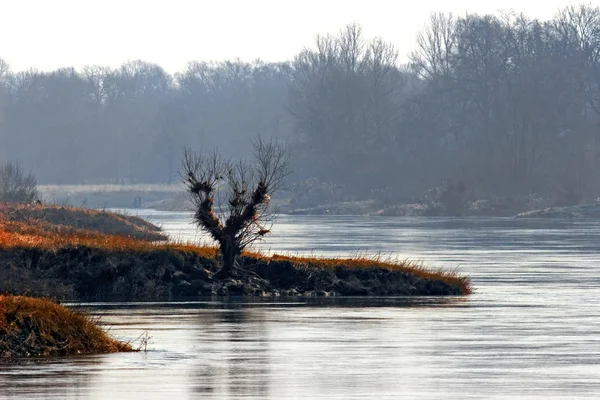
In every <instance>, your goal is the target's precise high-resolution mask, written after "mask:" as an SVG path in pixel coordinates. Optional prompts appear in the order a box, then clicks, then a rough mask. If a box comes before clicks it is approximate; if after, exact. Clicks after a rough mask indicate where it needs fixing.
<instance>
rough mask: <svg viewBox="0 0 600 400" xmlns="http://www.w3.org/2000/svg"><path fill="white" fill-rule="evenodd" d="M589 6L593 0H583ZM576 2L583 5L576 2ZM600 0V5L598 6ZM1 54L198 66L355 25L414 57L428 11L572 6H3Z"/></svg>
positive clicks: (72, 62) (240, 1) (36, 0)
mask: <svg viewBox="0 0 600 400" xmlns="http://www.w3.org/2000/svg"><path fill="white" fill-rule="evenodd" d="M584 2H586V3H589V1H587V0H584ZM574 3H575V4H578V3H579V2H577V1H575V2H574ZM591 3H592V4H596V3H598V4H600V0H591ZM0 4H1V6H0V13H1V14H0V16H1V22H0V57H1V58H3V59H4V60H5V61H7V62H8V63H9V64H10V65H11V67H12V69H13V70H15V71H19V70H23V69H28V68H30V67H34V68H37V69H40V70H51V69H55V68H58V67H61V66H74V67H75V68H77V69H80V68H81V67H83V66H84V65H89V64H100V65H109V66H112V67H116V66H118V65H120V64H121V63H123V62H125V61H128V60H136V59H142V60H144V61H150V62H156V63H158V64H160V65H161V66H163V67H164V68H165V69H166V70H167V71H169V72H176V71H181V70H183V69H184V67H185V65H186V63H187V62H188V61H192V60H207V61H208V60H223V59H232V58H237V57H239V58H240V59H242V60H246V61H251V60H254V59H257V58H261V59H263V60H265V61H284V60H287V59H290V58H292V57H293V56H294V55H295V54H297V53H298V52H299V51H300V50H301V49H302V48H304V47H306V46H310V45H312V43H313V41H314V38H315V36H316V35H317V34H319V33H321V34H323V33H337V32H338V31H339V30H340V29H341V28H343V27H344V26H345V25H347V24H348V23H351V22H358V23H359V24H361V25H362V27H363V31H364V33H365V35H366V36H367V37H375V36H381V37H383V38H384V39H385V40H388V41H390V42H392V43H394V44H395V45H396V47H397V48H398V49H399V51H400V53H401V55H403V56H404V55H406V54H408V53H409V52H410V51H411V50H412V47H413V44H414V40H415V36H416V34H417V32H418V31H419V30H421V29H422V28H423V26H424V25H425V24H426V22H427V20H428V17H429V14H430V13H432V12H436V11H452V12H454V13H455V14H464V13H465V12H467V11H468V12H471V13H488V12H492V13H493V12H496V11H499V10H505V11H506V10H515V11H519V12H521V11H522V12H524V13H525V14H527V15H529V16H533V17H537V18H540V19H548V18H551V17H552V16H553V15H554V14H555V12H556V11H557V10H558V9H561V8H563V7H565V6H567V5H569V4H570V1H569V0H537V1H536V0H454V1H443V0H412V1H392V0H387V1H386V0H362V1H358V0H346V1H343V0H320V1H319V0H302V1H293V2H292V1H286V0H279V1H277V0H229V1H217V0H214V1H205V0H196V1H194V0H145V1H143V0H0Z"/></svg>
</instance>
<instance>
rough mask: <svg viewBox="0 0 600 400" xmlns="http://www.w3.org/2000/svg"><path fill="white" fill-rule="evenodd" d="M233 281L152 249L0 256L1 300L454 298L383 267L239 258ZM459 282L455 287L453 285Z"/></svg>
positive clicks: (445, 286) (203, 264)
mask: <svg viewBox="0 0 600 400" xmlns="http://www.w3.org/2000/svg"><path fill="white" fill-rule="evenodd" d="M239 267H240V269H238V270H237V274H236V276H235V277H231V278H227V279H217V278H215V277H214V274H215V273H216V272H217V271H218V270H219V268H220V265H219V263H218V260H217V259H216V258H207V257H203V256H200V255H198V254H195V253H193V252H185V251H180V250H171V249H157V250H153V251H147V252H117V251H106V250H103V249H94V248H87V247H74V248H62V249H59V250H56V251H51V250H38V249H15V250H6V251H2V252H0V275H1V276H2V277H3V279H2V280H1V281H0V293H9V294H17V295H18V294H28V295H32V296H46V297H52V298H59V299H71V300H102V299H123V300H151V299H182V298H192V297H198V296H277V295H286V296H313V295H315V296H319V295H321V296H324V295H343V296H371V295H379V296H383V295H402V296H404V295H406V296H411V295H422V296H433V295H460V294H467V293H465V287H466V286H464V285H463V286H461V285H460V284H458V283H457V284H450V283H448V280H444V279H443V278H440V279H435V278H426V277H424V276H423V275H421V276H419V275H417V274H412V273H407V272H404V271H393V270H390V269H387V268H384V267H382V268H377V267H375V268H372V267H371V268H361V269H358V268H352V266H343V265H338V266H333V267H327V268H324V267H318V266H316V265H315V264H313V263H310V262H307V263H293V262H291V261H285V260H271V261H268V260H265V259H257V258H252V257H249V256H245V257H241V259H240V266H239ZM456 282H458V281H456Z"/></svg>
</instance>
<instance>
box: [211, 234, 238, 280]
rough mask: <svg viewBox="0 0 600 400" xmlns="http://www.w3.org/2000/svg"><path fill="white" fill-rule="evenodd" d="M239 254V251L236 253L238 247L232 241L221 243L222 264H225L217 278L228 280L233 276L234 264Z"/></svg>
mask: <svg viewBox="0 0 600 400" xmlns="http://www.w3.org/2000/svg"><path fill="white" fill-rule="evenodd" d="M237 253H238V251H236V246H235V245H234V244H233V243H232V242H231V240H227V241H225V242H223V243H221V262H222V263H223V266H222V267H221V270H220V271H219V272H218V273H217V274H216V276H217V277H219V278H226V277H229V276H231V272H232V271H233V264H234V262H235V256H236V255H237Z"/></svg>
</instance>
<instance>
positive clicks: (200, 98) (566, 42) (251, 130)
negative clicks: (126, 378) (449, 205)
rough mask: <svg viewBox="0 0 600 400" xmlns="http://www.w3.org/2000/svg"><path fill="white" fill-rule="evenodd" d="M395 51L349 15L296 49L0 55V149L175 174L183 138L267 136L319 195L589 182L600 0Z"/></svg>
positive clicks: (463, 22) (116, 172)
mask: <svg viewBox="0 0 600 400" xmlns="http://www.w3.org/2000/svg"><path fill="white" fill-rule="evenodd" d="M398 54H399V53H398V49H396V48H395V47H394V45H393V44H391V43H388V42H385V41H383V40H382V39H377V38H376V39H369V40H367V39H366V38H365V37H364V35H363V34H362V32H361V28H360V26H358V25H349V26H347V27H346V28H345V29H343V30H342V31H341V32H340V33H338V34H336V35H325V36H319V37H318V38H317V39H316V42H315V43H314V44H313V45H312V46H311V47H308V48H306V49H304V50H302V51H301V52H300V53H299V54H298V55H297V56H296V57H295V58H294V59H293V60H292V61H286V62H281V63H264V62H258V61H257V62H253V63H246V62H242V61H239V60H238V61H228V62H192V63H190V64H189V65H188V66H187V68H186V69H185V70H184V71H183V72H181V73H177V74H175V75H170V74H168V73H167V72H165V70H163V69H162V68H161V67H160V66H158V65H155V64H150V63H146V62H143V61H134V62H128V63H126V64H124V65H123V66H121V67H120V68H117V69H112V68H108V67H102V66H89V67H86V68H84V69H83V70H81V71H75V70H74V69H73V68H63V69H59V70H56V71H54V72H40V71H36V70H29V71H23V72H17V73H14V72H11V70H10V68H9V66H8V65H7V64H6V63H4V62H1V61H0V150H1V151H0V158H3V159H4V160H2V161H6V160H14V161H17V160H18V161H19V162H20V163H21V165H22V166H23V167H25V168H26V169H31V170H32V171H33V173H34V174H35V175H36V177H37V179H38V182H39V183H65V184H66V183H107V182H113V183H114V182H116V183H121V182H122V183H150V182H152V183H154V182H163V183H172V182H175V181H177V180H178V176H177V168H178V166H179V158H180V156H181V151H182V149H183V147H184V146H186V145H187V146H191V147H192V148H194V149H196V150H202V149H212V148H215V147H218V148H219V149H220V150H221V151H222V152H223V153H224V154H225V155H227V156H232V157H233V156H235V157H238V156H245V155H248V153H249V151H250V149H251V146H250V143H251V142H252V139H253V138H254V137H255V136H256V135H262V136H264V137H278V138H281V139H282V140H284V141H286V142H287V143H288V144H289V146H290V149H291V150H292V155H293V165H292V168H293V170H294V175H293V176H292V177H291V179H292V181H291V182H290V183H292V184H294V183H299V182H304V181H305V180H307V179H309V178H310V183H307V184H305V185H304V186H302V185H301V184H300V185H299V186H296V187H297V188H298V189H297V190H298V195H306V193H308V192H311V190H312V191H313V192H314V193H319V196H321V197H324V199H322V200H323V201H333V200H359V199H365V198H379V199H384V200H386V201H388V200H389V201H390V202H393V201H401V200H409V199H411V198H415V197H418V196H422V195H423V194H424V193H426V191H427V190H428V189H429V188H432V187H437V186H440V185H444V184H447V183H456V184H458V183H459V182H460V185H461V187H466V190H468V191H469V192H470V193H473V194H474V195H477V196H481V197H492V196H527V195H529V194H532V193H533V194H551V195H554V196H557V197H558V196H565V195H568V196H571V198H573V199H574V200H573V201H577V199H580V198H583V197H588V198H589V197H591V196H595V195H598V194H599V191H598V189H599V185H598V183H600V182H599V179H598V177H599V174H598V171H599V170H600V169H599V167H600V159H599V156H600V152H599V150H600V144H598V143H597V142H598V139H599V138H600V8H598V7H593V6H571V7H568V8H566V9H564V10H562V11H560V12H558V13H557V14H556V16H555V18H553V19H552V20H550V21H539V20H534V19H530V18H528V17H526V16H523V15H519V14H512V13H511V14H499V15H465V16H461V17H454V16H452V15H447V14H435V15H433V16H432V17H431V20H430V22H429V24H428V26H427V27H426V28H425V29H424V30H423V32H421V33H420V34H419V35H418V37H417V39H416V50H415V51H414V52H412V53H411V54H410V57H409V59H410V63H409V64H408V65H401V64H400V62H399V58H398ZM311 185H312V186H315V187H319V188H320V189H319V190H314V188H313V187H312V186H311ZM309 186H311V187H309ZM325 197H329V198H325Z"/></svg>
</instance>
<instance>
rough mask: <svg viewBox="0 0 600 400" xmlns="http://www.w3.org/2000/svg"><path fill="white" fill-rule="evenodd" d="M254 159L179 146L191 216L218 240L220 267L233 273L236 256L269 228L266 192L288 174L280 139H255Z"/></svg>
mask: <svg viewBox="0 0 600 400" xmlns="http://www.w3.org/2000/svg"><path fill="white" fill-rule="evenodd" d="M253 156H254V157H253V161H252V162H247V161H245V160H241V161H238V162H232V161H231V160H226V159H224V158H223V157H222V156H221V154H220V153H219V152H218V151H214V152H212V153H196V152H193V151H192V150H190V149H189V148H186V149H185V150H184V154H183V159H182V167H181V175H182V178H183V179H184V183H185V185H186V190H187V192H188V194H189V197H190V199H191V201H192V203H193V205H194V208H195V213H194V217H193V220H194V222H195V223H196V225H197V226H198V227H199V228H200V229H202V230H203V231H205V232H206V233H208V234H209V235H210V236H211V238H212V239H214V240H215V241H216V242H217V243H218V244H219V248H220V251H221V257H222V261H223V267H222V268H221V270H220V271H219V275H220V276H229V275H231V274H232V273H233V270H234V264H235V260H236V257H237V256H239V255H240V254H241V252H242V250H244V249H245V248H246V247H247V246H248V245H250V244H251V243H254V242H256V241H258V240H262V239H263V237H264V236H265V235H266V234H268V233H269V232H270V229H271V225H272V222H273V218H274V217H275V214H274V213H273V212H272V210H271V208H270V196H271V195H272V194H273V193H274V192H276V191H277V190H279V189H281V188H282V186H283V181H284V178H285V177H286V176H287V175H288V174H289V153H288V151H287V148H286V147H285V146H283V145H282V144H281V143H279V142H277V141H274V140H270V141H266V140H263V139H261V138H258V139H256V140H255V142H254V154H253Z"/></svg>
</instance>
